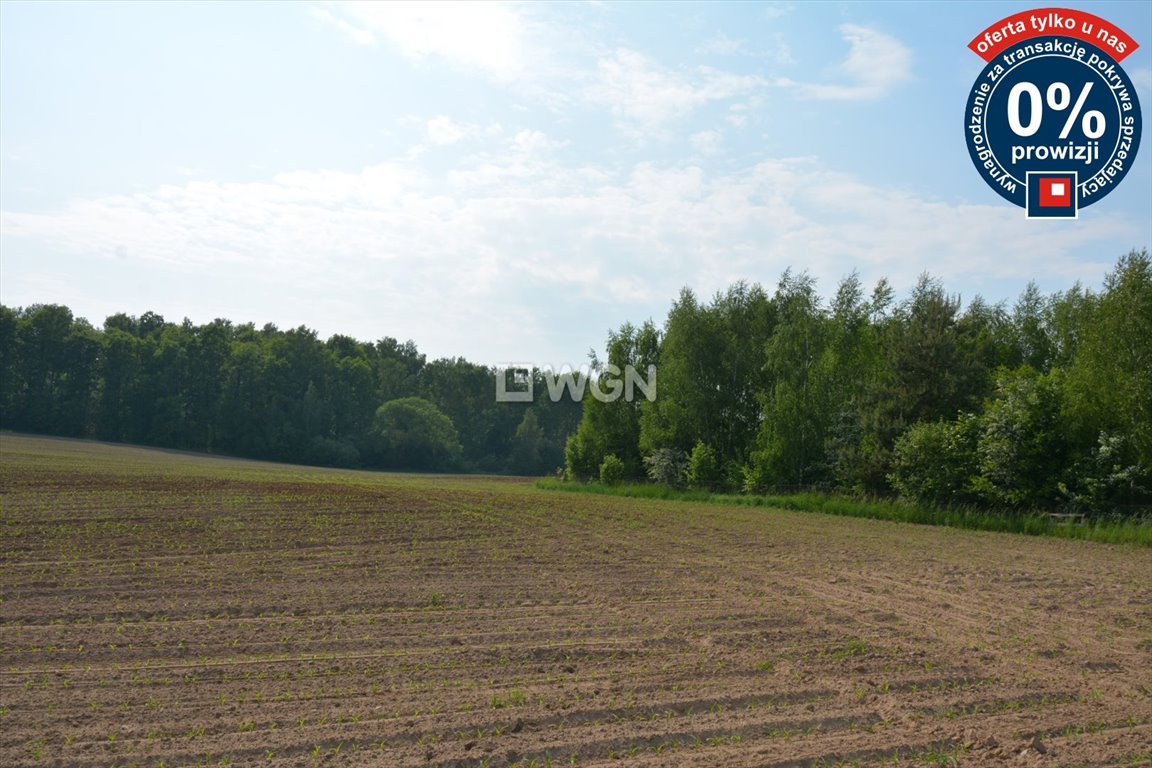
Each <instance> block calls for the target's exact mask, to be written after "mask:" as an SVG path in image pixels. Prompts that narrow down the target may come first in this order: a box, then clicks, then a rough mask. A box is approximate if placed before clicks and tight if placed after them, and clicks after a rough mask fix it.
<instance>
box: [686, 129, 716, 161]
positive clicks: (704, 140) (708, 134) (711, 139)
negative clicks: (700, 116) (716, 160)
mask: <svg viewBox="0 0 1152 768" xmlns="http://www.w3.org/2000/svg"><path fill="white" fill-rule="evenodd" d="M688 141H689V142H690V143H691V144H692V148H693V149H695V150H696V151H697V152H699V153H700V154H702V155H715V154H719V152H720V150H721V148H722V147H723V143H724V138H723V136H721V135H720V132H719V131H700V132H699V133H694V134H692V135H691V136H690V137H688Z"/></svg>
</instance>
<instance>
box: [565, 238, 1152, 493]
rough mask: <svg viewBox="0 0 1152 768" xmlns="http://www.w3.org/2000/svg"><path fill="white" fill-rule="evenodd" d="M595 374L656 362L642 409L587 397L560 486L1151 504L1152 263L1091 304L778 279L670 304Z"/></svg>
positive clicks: (926, 284)
mask: <svg viewBox="0 0 1152 768" xmlns="http://www.w3.org/2000/svg"><path fill="white" fill-rule="evenodd" d="M607 351H608V360H609V362H611V363H613V364H614V365H616V366H617V367H620V368H623V367H624V366H625V365H628V364H632V365H637V366H647V365H650V364H651V365H656V366H657V368H658V371H659V376H658V387H657V397H656V398H655V400H654V401H652V402H647V401H643V400H641V401H637V402H630V403H629V402H623V401H617V402H612V403H604V402H599V401H596V400H586V401H585V403H584V412H583V418H582V420H581V422H580V425H579V427H578V429H577V431H576V432H575V434H573V435H572V436H571V437H570V438H569V439H568V441H567V443H566V446H565V460H566V468H567V472H568V474H569V475H570V476H571V477H573V478H578V479H596V478H599V479H602V480H604V481H605V482H617V481H619V480H621V479H625V478H643V477H645V476H647V477H649V478H651V479H653V480H656V481H658V482H663V483H668V484H672V485H686V486H690V487H697V488H706V489H710V490H720V491H728V492H741V491H743V492H769V491H781V490H785V491H786V490H791V489H798V488H805V489H811V488H823V489H828V490H839V491H848V492H853V493H865V494H876V495H895V494H898V495H901V496H905V497H908V498H911V499H914V500H916V501H920V502H929V503H933V504H945V505H948V504H958V505H965V504H974V505H987V506H993V507H997V508H1013V509H1049V510H1053V509H1056V508H1062V507H1063V508H1067V507H1071V508H1074V509H1077V510H1082V511H1085V512H1089V513H1101V512H1106V511H1116V510H1119V511H1121V512H1130V511H1133V510H1134V509H1136V508H1138V505H1141V504H1148V503H1149V502H1150V501H1152V494H1150V490H1149V489H1150V488H1152V469H1150V468H1152V268H1150V262H1149V256H1148V252H1147V250H1144V251H1139V252H1137V251H1133V252H1131V253H1129V254H1127V255H1125V256H1123V257H1121V258H1120V259H1119V260H1118V262H1117V263H1116V265H1115V267H1114V269H1113V270H1112V271H1111V272H1110V273H1109V274H1108V275H1107V277H1106V278H1105V280H1104V284H1103V287H1102V289H1101V290H1099V291H1093V290H1089V289H1086V288H1084V287H1082V286H1081V285H1079V284H1077V285H1075V286H1074V287H1072V288H1070V289H1068V290H1066V291H1061V292H1057V293H1052V294H1048V295H1045V294H1043V293H1042V292H1041V291H1040V290H1039V289H1038V288H1037V286H1036V285H1035V283H1030V284H1029V285H1028V287H1027V288H1026V289H1025V290H1024V292H1023V293H1022V294H1021V295H1020V297H1019V299H1018V300H1017V301H1016V302H1015V304H1014V305H1013V306H1012V307H1011V308H1009V307H1007V306H1006V305H1005V304H989V303H987V302H986V301H984V300H982V299H981V298H979V297H977V298H974V299H972V300H971V301H969V302H968V303H967V306H963V304H962V302H961V300H960V298H959V297H957V296H954V295H951V294H949V293H948V292H947V291H946V290H945V288H944V286H943V285H942V283H941V282H940V281H939V280H936V279H933V278H931V277H929V276H922V277H921V278H920V280H919V281H918V283H917V284H916V286H915V287H914V288H913V289H912V291H911V292H910V294H909V295H908V296H907V297H905V298H904V299H903V300H900V301H897V300H896V297H895V295H894V291H893V289H892V288H891V286H890V285H889V283H888V282H887V281H885V280H881V281H880V282H879V283H877V284H876V285H875V286H874V287H873V288H872V290H871V291H870V292H869V291H866V289H865V286H864V285H862V283H861V281H860V279H859V278H858V277H857V276H856V275H852V276H849V277H847V278H845V279H844V280H842V281H841V282H840V284H839V286H838V287H837V289H836V292H835V294H834V295H833V296H832V297H831V299H830V300H825V299H823V298H821V296H820V295H819V294H818V292H817V289H816V283H815V281H814V280H813V279H812V278H811V277H810V276H809V275H807V274H804V273H796V272H792V271H787V272H785V273H784V275H783V276H782V277H781V279H780V281H779V284H778V285H777V286H776V289H775V291H774V292H773V293H771V294H769V293H768V292H767V291H765V290H764V289H763V288H761V287H760V286H759V285H749V284H746V283H743V282H741V283H737V284H735V285H733V286H732V287H730V288H729V289H728V290H727V291H726V292H723V293H719V294H717V295H716V296H715V297H713V299H712V300H711V301H710V302H702V301H701V300H700V299H699V298H697V296H696V295H695V294H694V293H693V292H692V291H691V290H688V289H684V290H683V291H682V292H681V293H680V295H679V297H678V298H677V299H676V301H675V302H674V303H673V305H672V308H671V311H670V312H669V314H668V318H667V320H666V322H665V323H664V325H663V327H662V328H657V327H656V326H655V325H654V324H653V323H651V322H647V323H644V324H643V325H641V326H634V325H632V324H625V325H624V326H622V327H621V328H620V329H619V330H617V331H614V332H611V333H610V334H609V338H608V344H607Z"/></svg>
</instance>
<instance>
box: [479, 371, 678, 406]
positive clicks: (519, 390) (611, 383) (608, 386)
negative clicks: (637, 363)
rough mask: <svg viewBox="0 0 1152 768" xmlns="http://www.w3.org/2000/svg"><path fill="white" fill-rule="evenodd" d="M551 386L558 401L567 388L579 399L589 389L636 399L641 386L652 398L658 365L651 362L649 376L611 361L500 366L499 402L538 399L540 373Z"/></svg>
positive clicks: (611, 397) (605, 396) (603, 396)
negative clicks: (587, 365)
mask: <svg viewBox="0 0 1152 768" xmlns="http://www.w3.org/2000/svg"><path fill="white" fill-rule="evenodd" d="M535 374H539V376H540V377H541V378H542V379H543V380H544V384H545V386H547V387H548V397H549V398H551V399H552V402H554V403H558V402H560V400H561V398H563V397H564V393H565V391H567V392H568V397H570V398H571V399H572V400H573V401H575V402H577V403H578V402H580V401H581V400H583V399H584V394H585V392H591V394H592V397H594V398H596V399H597V400H599V401H600V402H602V403H612V402H615V401H617V400H619V399H620V398H621V397H623V398H624V400H625V402H629V403H630V402H632V401H633V400H635V398H636V390H637V389H639V390H640V392H641V393H642V394H643V395H644V397H645V398H646V399H647V400H648V401H649V402H651V401H652V400H655V399H656V366H654V365H650V366H648V370H647V374H648V377H647V378H644V377H643V376H641V375H640V373H639V372H637V370H636V368H635V367H634V366H632V365H626V366H624V370H623V371H621V370H620V368H619V367H618V366H615V365H612V364H611V363H608V364H607V365H603V366H600V367H599V368H598V369H595V370H592V369H589V370H586V371H585V370H580V369H576V368H573V367H572V366H570V365H563V366H561V367H560V369H559V370H557V369H555V368H552V367H545V368H538V367H536V366H534V365H531V364H529V363H509V364H507V365H503V366H497V368H496V402H498V403H531V402H534V400H535V383H536V375H535Z"/></svg>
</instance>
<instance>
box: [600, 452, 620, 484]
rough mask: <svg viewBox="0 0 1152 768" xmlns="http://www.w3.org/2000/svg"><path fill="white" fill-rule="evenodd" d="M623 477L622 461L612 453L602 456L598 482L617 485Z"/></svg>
mask: <svg viewBox="0 0 1152 768" xmlns="http://www.w3.org/2000/svg"><path fill="white" fill-rule="evenodd" d="M623 479H624V462H622V461H620V459H618V458H616V455H615V454H613V453H610V454H608V455H607V456H605V457H604V461H603V463H601V464H600V482H601V483H603V484H604V485H618V484H619V483H620V481H621V480H623Z"/></svg>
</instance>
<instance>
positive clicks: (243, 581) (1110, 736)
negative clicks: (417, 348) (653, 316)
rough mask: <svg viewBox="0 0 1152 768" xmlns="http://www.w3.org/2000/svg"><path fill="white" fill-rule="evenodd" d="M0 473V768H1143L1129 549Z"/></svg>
mask: <svg viewBox="0 0 1152 768" xmlns="http://www.w3.org/2000/svg"><path fill="white" fill-rule="evenodd" d="M0 449H2V452H0V459H2V461H0V505H2V507H0V508H2V513H0V597H2V600H3V602H2V603H0V765H3V766H25V765H27V766H57V765H59V766H63V765H67V766H109V765H122V766H127V765H138V766H159V765H164V766H176V765H268V766H285V765H300V766H312V765H359V766H368V765H373V766H421V767H425V766H436V767H437V768H447V767H448V766H510V765H518V766H546V765H569V764H575V765H581V766H599V765H629V766H757V767H760V766H764V767H781V766H809V765H834V764H847V765H874V764H875V765H879V764H887V765H892V764H899V765H920V764H923V765H929V764H930V765H950V764H956V765H965V766H966V765H974V766H980V765H1001V764H1011V765H1052V766H1057V765H1059V766H1104V765H1108V766H1111V765H1146V764H1148V763H1149V761H1152V550H1148V549H1139V548H1135V547H1119V546H1109V545H1101V544H1093V543H1086V542H1078V541H1067V540H1058V539H1039V538H1028V537H1022V536H1013V535H999V534H984V533H973V532H968V531H958V530H951V529H945V528H930V527H919V526H909V525H900V524H892V523H884V522H877V521H868V520H854V519H847V518H836V517H826V516H823V515H817V514H805V513H791V512H782V511H774V510H765V509H753V508H748V509H744V508H738V507H728V506H713V505H695V504H685V503H668V502H657V501H643V500H634V499H622V498H612V497H597V496H588V495H583V494H561V493H548V492H543V491H539V490H537V489H535V488H534V487H533V486H532V484H531V482H529V481H519V480H514V481H510V480H497V479H483V478H463V477H435V476H403V475H388V474H373V473H358V472H341V471H335V470H332V471H329V470H318V469H302V468H297V467H285V466H280V465H274V464H261V463H255V462H242V461H233V460H225V459H215V458H207V457H197V456H187V455H181V454H175V453H167V452H161V451H150V450H144V449H136V448H128V447H112V446H105V445H99V444H93V443H81V442H72V441H64V440H50V439H38V438H28V437H23V436H14V435H3V436H0Z"/></svg>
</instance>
